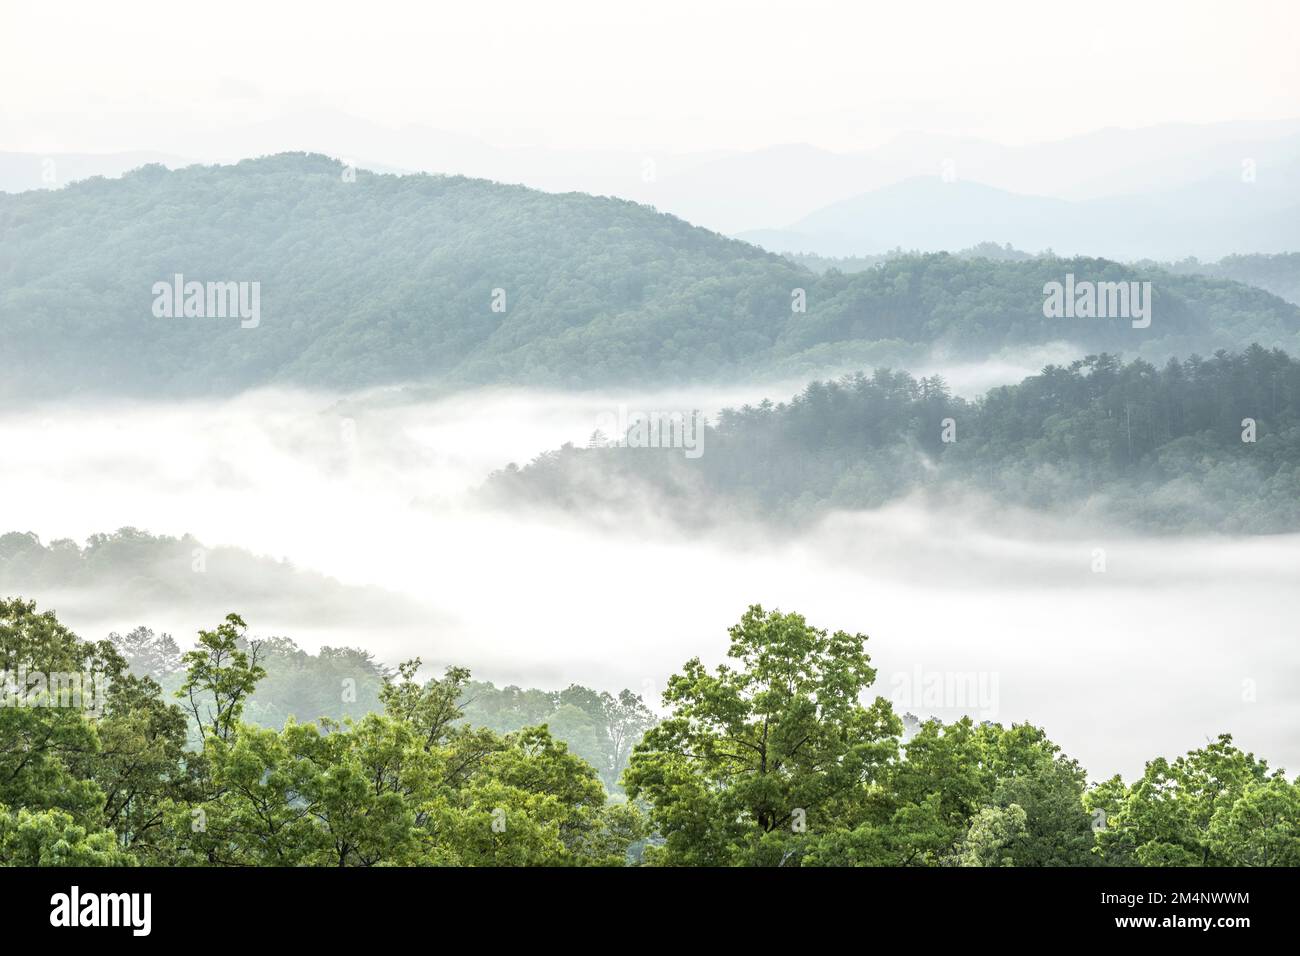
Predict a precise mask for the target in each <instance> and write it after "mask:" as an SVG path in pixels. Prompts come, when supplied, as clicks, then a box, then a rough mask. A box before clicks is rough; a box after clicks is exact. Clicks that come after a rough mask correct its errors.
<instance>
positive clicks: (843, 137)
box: [0, 0, 1300, 151]
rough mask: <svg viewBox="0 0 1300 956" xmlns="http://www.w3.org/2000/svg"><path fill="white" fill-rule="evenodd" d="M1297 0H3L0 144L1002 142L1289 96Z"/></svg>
mask: <svg viewBox="0 0 1300 956" xmlns="http://www.w3.org/2000/svg"><path fill="white" fill-rule="evenodd" d="M1297 34H1300V4H1296V3H1294V2H1291V0H1230V2H1229V0H1223V2H1189V0H1161V2H1142V3H1134V2H1132V0H1119V2H1115V0H1097V2H1091V3H1088V4H1073V3H1072V4H1065V3H1045V2H1042V0H1030V2H998V3H994V4H988V3H980V4H976V3H970V2H968V0H957V2H947V0H926V2H924V3H898V2H890V3H879V4H877V3H849V2H834V3H826V2H818V0H801V2H790V3H770V4H769V3H762V2H756V0H748V2H730V0H725V2H720V0H710V2H707V3H701V2H699V0H692V2H679V0H654V2H637V3H619V2H611V0H580V2H572V0H560V2H555V3H537V2H528V0H522V2H516V0H507V2H500V0H499V2H490V0H487V2H485V0H476V2H474V3H436V4H435V3H410V2H408V3H394V2H389V0H369V2H366V3H334V2H319V0H317V2H312V3H304V4H290V3H278V2H277V3H267V2H265V0H259V2H256V3H253V2H243V0H227V2H223V3H221V4H216V5H213V4H202V5H198V4H195V5H189V4H177V3H175V2H138V3H132V4H129V5H121V4H104V3H100V2H85V0H70V2H61V3H57V4H38V3H17V2H15V3H10V4H7V5H6V9H5V13H4V29H3V31H0V88H3V90H4V91H5V92H4V96H3V98H2V99H0V149H11V150H29V151H78V150H88V151H106V150H116V149H131V148H153V149H171V150H177V151H179V150H181V149H183V148H184V145H185V142H186V138H187V136H189V135H191V134H192V133H193V132H194V131H195V130H197V129H203V128H206V129H208V130H211V129H213V128H222V127H223V126H225V125H227V124H239V123H244V122H248V121H256V120H259V119H270V118H274V117H275V116H276V115H278V114H280V113H281V112H282V111H285V110H292V109H295V108H301V107H304V106H314V107H325V108H334V109H341V110H346V111H348V112H351V113H355V114H357V115H359V116H362V117H365V118H367V119H370V120H374V121H377V122H381V123H384V124H390V125H402V124H423V125H428V126H433V127H437V128H440V129H445V130H451V131H456V132H462V133H469V134H475V135H479V136H482V137H485V138H487V139H489V140H491V141H494V142H497V143H530V144H550V145H554V146H581V147H620V148H628V149H650V148H653V149H659V150H674V151H690V150H701V149H714V148H757V147H761V146H766V145H771V144H774V143H788V142H809V143H813V144H816V145H820V146H824V147H828V148H834V149H853V148H860V147H867V146H871V145H873V144H875V143H877V142H879V141H881V140H882V139H884V138H887V137H888V136H889V135H891V134H892V133H893V132H895V131H898V130H903V129H919V130H928V131H935V132H948V133H958V134H969V135H973V136H981V137H988V138H992V139H996V140H1000V141H1002V142H1006V143H1022V142H1033V141H1039V140H1044V139H1054V138H1060V137H1062V136H1066V135H1070V134H1074V133H1080V132H1086V131H1089V130H1093V129H1097V128H1101V127H1106V126H1145V125H1151V124H1156V123H1163V122H1187V121H1190V122H1209V121H1219V120H1228V119H1272V118H1281V117H1288V116H1297V115H1300V57H1297V56H1296V51H1295V38H1296V36H1297Z"/></svg>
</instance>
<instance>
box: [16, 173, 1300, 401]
mask: <svg viewBox="0 0 1300 956" xmlns="http://www.w3.org/2000/svg"><path fill="white" fill-rule="evenodd" d="M0 250H2V251H0V330H3V333H4V349H5V359H6V370H7V374H6V376H5V378H4V381H3V383H2V384H0V389H3V394H4V395H6V396H7V397H9V398H17V397H20V396H21V397H24V398H28V397H33V396H45V397H49V396H56V395H57V396H68V395H71V394H77V393H117V394H127V395H142V394H155V395H157V394H170V395H178V394H199V393H203V394H210V393H219V392H230V391H235V390H238V389H240V388H243V387H248V386H254V385H261V384H268V383H280V384H302V385H313V386H330V387H357V386H366V385H374V384H381V383H390V382H403V381H431V382H437V383H441V384H443V385H447V386H454V385H458V384H476V383H516V384H538V385H543V384H544V385H557V386H582V385H598V384H609V383H628V382H654V383H656V384H659V385H662V384H663V383H664V382H671V381H688V380H716V379H720V378H726V377H729V376H739V375H742V374H747V373H754V372H756V371H765V370H766V371H781V372H788V371H808V370H819V369H825V368H830V367H842V365H843V363H844V362H846V361H859V362H871V363H874V362H877V361H888V362H891V363H899V362H906V361H910V360H914V359H916V358H918V357H920V356H922V355H927V354H929V353H930V352H931V351H932V350H937V351H938V352H940V353H942V354H945V355H947V356H950V357H954V358H979V357H983V356H987V355H990V354H994V353H997V352H998V351H999V350H1002V349H1005V348H1009V347H1017V346H1026V345H1037V344H1042V343H1048V342H1059V341H1069V342H1071V343H1074V344H1077V345H1078V346H1079V347H1080V349H1081V351H1087V352H1096V351H1112V352H1124V353H1126V354H1131V355H1138V356H1142V357H1146V358H1148V359H1151V360H1158V361H1163V360H1164V359H1165V358H1168V357H1169V356H1171V355H1188V354H1191V353H1193V352H1201V353H1203V354H1204V353H1209V352H1212V351H1214V350H1215V349H1218V348H1236V347H1240V343H1242V342H1248V341H1258V342H1260V343H1261V344H1263V345H1265V346H1269V347H1272V346H1280V347H1283V348H1288V349H1290V350H1293V351H1294V350H1295V349H1296V347H1297V344H1298V343H1300V338H1298V336H1300V309H1298V308H1297V307H1296V306H1294V305H1291V304H1289V303H1286V302H1283V301H1282V300H1280V299H1278V298H1277V297H1275V296H1273V295H1271V294H1269V293H1267V292H1265V291H1263V290H1261V289H1256V288H1253V287H1249V286H1244V285H1241V284H1240V283H1236V282H1232V281H1228V280H1226V279H1220V278H1209V277H1206V276H1202V275H1180V274H1174V273H1170V272H1161V271H1153V272H1151V273H1150V274H1147V273H1145V272H1143V271H1142V270H1139V269H1135V268H1133V267H1130V266H1125V265H1121V264H1118V263H1113V262H1108V261H1106V260H1102V259H1087V258H1078V259H1057V258H1053V257H1041V258H1034V259H1027V260H1023V261H1012V260H1006V261H996V260H994V259H989V258H985V257H954V256H951V255H948V254H946V253H939V254H932V255H904V256H900V257H897V258H890V259H888V260H887V261H885V262H883V263H882V264H881V265H879V267H877V268H873V269H867V270H865V271H860V272H852V273H850V272H843V271H840V270H828V271H826V272H824V273H823V274H821V275H818V274H815V273H814V272H812V271H810V270H809V269H806V268H804V267H803V266H800V265H798V264H797V263H794V262H792V261H790V260H789V259H786V258H783V257H780V256H776V255H771V254H768V253H766V252H763V251H762V250H760V249H758V248H757V247H755V246H752V245H749V244H746V243H743V242H739V241H736V240H731V239H726V238H724V237H722V236H720V235H717V234H716V233H712V232H709V231H707V230H704V229H700V228H697V227H694V226H691V225H689V224H688V223H685V222H683V221H681V220H679V219H676V218H674V217H671V216H666V215H661V214H659V213H657V212H655V211H654V210H653V209H651V208H649V207H646V206H639V205H636V204H634V203H630V202H626V201H621V200H614V199H607V198H598V197H592V196H586V195H580V194H562V195H555V194H548V193H542V192H537V191H534V190H529V189H526V188H523V187H516V186H505V185H501V184H497V183H490V182H486V181H481V180H472V179H466V178H463V177H444V176H428V175H412V176H396V175H378V174H374V173H369V172H365V171H357V170H351V169H348V168H345V167H344V166H342V165H341V164H340V163H338V162H336V161H334V160H330V159H327V158H325V157H323V156H318V155H308V154H281V155H278V156H273V157H266V158H263V159H258V160H246V161H243V162H241V163H239V164H237V165H234V166H208V167H203V166H193V167H189V168H186V169H181V170H175V171H168V170H166V169H164V168H163V167H160V166H147V167H144V168H142V169H140V170H137V171H135V172H133V173H130V174H128V175H126V176H124V177H122V178H121V179H118V180H105V179H92V180H87V181H83V182H78V183H74V184H72V185H70V186H68V187H66V188H64V189H60V190H54V191H45V190H41V191H33V192H28V193H21V194H17V195H0ZM178 274H179V275H182V276H184V278H185V281H187V282H190V281H193V282H201V283H206V282H212V283H219V282H246V283H253V282H256V283H258V284H259V285H258V289H259V293H258V296H259V299H258V301H259V306H258V310H259V315H258V321H257V323H256V327H250V328H243V327H241V324H242V323H241V321H240V319H239V318H238V317H234V318H230V317H227V318H210V317H205V318H198V317H194V316H191V317H188V318H185V317H174V318H162V317H157V316H156V315H155V313H154V311H153V306H154V305H155V304H156V301H155V300H154V298H153V297H154V295H155V293H154V292H153V291H152V290H153V288H154V285H155V283H159V282H164V283H166V282H171V281H173V277H174V276H176V275H178ZM1066 274H1074V275H1076V276H1078V277H1079V278H1081V279H1088V280H1091V281H1096V282H1105V281H1120V280H1133V281H1136V280H1151V281H1152V283H1153V285H1152V291H1153V320H1152V323H1151V326H1150V327H1149V328H1145V329H1141V328H1138V329H1135V328H1132V327H1131V326H1130V323H1129V322H1127V321H1124V320H1122V319H1118V320H1117V319H1077V320H1068V321H1067V320H1060V319H1057V320H1050V319H1045V318H1044V316H1043V298H1044V293H1043V289H1044V285H1045V283H1048V282H1053V281H1057V282H1059V281H1062V280H1063V278H1064V276H1065V275H1066ZM250 289H251V286H250ZM250 296H251V293H250ZM180 308H181V303H176V311H177V312H178V313H179V311H180Z"/></svg>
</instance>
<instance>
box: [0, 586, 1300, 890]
mask: <svg viewBox="0 0 1300 956" xmlns="http://www.w3.org/2000/svg"><path fill="white" fill-rule="evenodd" d="M866 640H867V639H866V637H865V635H862V634H847V633H845V632H842V631H837V632H835V633H833V634H828V633H827V632H826V631H824V630H820V629H817V628H815V627H813V626H811V625H810V624H809V623H808V622H806V621H805V620H804V618H803V617H801V616H800V615H798V614H793V613H781V612H779V611H765V610H764V609H763V608H761V607H758V606H754V607H751V608H749V609H748V610H747V611H746V612H745V614H744V615H743V616H742V618H741V619H740V621H739V622H738V623H737V624H736V625H735V626H734V627H732V628H731V631H730V643H729V650H728V663H727V664H726V665H724V666H720V667H718V668H717V669H715V670H709V669H707V668H705V667H704V666H703V665H702V664H701V663H700V661H699V660H698V659H692V660H690V661H687V662H686V663H685V664H684V665H683V667H682V669H681V670H680V671H679V672H678V673H677V674H675V675H674V676H673V677H672V678H671V679H670V681H669V683H668V688H667V690H666V691H665V693H664V699H663V704H664V706H665V708H666V715H665V716H664V717H663V718H662V719H661V720H659V721H658V722H653V721H652V720H649V719H647V715H646V713H645V712H644V708H631V711H630V712H629V713H626V714H624V717H625V718H626V720H624V722H622V723H621V724H619V725H618V727H617V728H614V729H612V730H611V728H606V733H607V734H611V735H612V734H613V733H619V734H622V736H621V737H620V738H619V740H618V741H617V742H616V743H615V744H613V745H614V746H617V747H619V748H622V752H623V753H626V752H627V751H628V750H630V757H628V758H627V759H626V767H625V769H624V770H623V771H622V774H621V782H622V785H623V787H624V789H625V791H626V797H624V796H623V795H621V794H615V795H612V796H611V795H610V794H609V793H607V791H606V787H604V786H602V783H601V777H600V773H599V771H598V770H597V768H595V767H593V766H592V765H591V764H589V763H588V762H587V761H586V760H584V759H582V757H581V756H580V755H579V754H578V753H577V752H575V750H574V749H573V748H570V747H568V746H566V745H565V744H564V743H562V742H560V741H559V740H557V739H556V737H555V736H554V735H553V734H552V732H551V731H550V729H549V728H548V726H547V723H546V722H545V721H549V720H550V719H554V718H555V715H554V714H552V715H549V716H548V715H546V711H547V710H548V709H549V708H550V707H552V706H553V705H555V704H556V703H559V704H561V708H563V707H569V706H573V707H577V708H578V709H581V702H579V701H577V700H576V699H575V697H574V695H573V694H572V693H571V692H565V693H564V694H561V695H559V696H553V697H549V698H544V699H543V698H541V697H539V698H538V699H536V700H535V701H533V702H526V701H523V700H522V699H521V698H522V697H526V696H527V695H520V694H517V693H510V694H506V695H501V694H494V693H492V692H490V691H489V692H487V693H485V692H484V689H483V688H481V687H476V686H475V685H473V684H472V683H471V682H470V679H469V674H468V672H466V671H465V670H464V669H461V668H450V669H448V670H447V671H446V673H445V674H444V675H443V676H442V677H441V678H436V679H430V680H421V679H420V678H419V677H418V670H419V665H420V662H419V661H418V660H413V661H408V662H404V663H403V664H401V665H399V666H398V667H397V668H396V670H395V671H393V672H389V671H387V670H377V671H376V672H375V673H376V676H378V677H379V682H378V685H377V691H376V693H375V694H374V696H373V698H371V699H370V704H371V705H372V708H373V709H370V710H368V711H367V712H366V713H364V714H361V715H358V716H355V717H347V718H345V719H343V720H341V721H340V720H337V719H331V718H319V719H312V720H307V719H303V720H301V721H300V720H295V719H287V720H285V721H284V723H283V724H282V725H280V726H259V725H258V724H256V723H254V722H253V721H252V720H251V719H250V715H251V711H252V705H251V699H252V698H253V697H254V696H256V695H257V693H258V692H259V688H260V687H261V685H262V684H263V682H264V681H267V680H269V679H270V675H269V673H268V672H269V669H270V668H269V667H268V662H269V661H271V660H272V659H274V658H276V657H277V656H279V657H283V656H284V655H285V654H286V653H289V654H292V650H291V649H290V648H289V647H288V646H287V645H284V644H281V645H279V646H276V645H267V644H265V643H263V642H260V641H257V640H251V639H249V638H248V636H247V633H246V625H245V623H244V622H243V620H242V619H240V618H239V616H238V615H234V614H231V615H228V616H227V617H226V619H225V620H224V621H222V622H221V623H220V624H218V625H217V626H216V627H215V628H214V629H213V630H211V631H202V632H200V634H199V635H198V642H197V644H196V645H195V646H194V648H193V649H192V650H189V651H187V652H185V653H183V654H180V655H179V656H178V654H177V648H176V646H175V642H174V641H171V640H170V639H166V640H164V639H163V638H162V637H161V636H156V635H152V634H146V633H134V634H133V635H127V636H121V635H118V636H115V637H114V638H113V639H111V640H102V641H96V642H88V641H83V640H81V639H80V638H78V637H77V636H76V635H75V634H73V633H72V632H71V631H69V630H68V629H67V628H65V627H64V626H63V625H62V624H60V623H59V621H58V620H57V618H56V617H55V616H54V615H53V614H52V613H50V612H40V611H38V609H37V608H36V606H35V605H34V604H33V603H31V602H26V601H23V600H21V599H10V600H5V601H0V648H2V649H3V650H2V652H0V653H2V654H3V659H2V660H0V664H2V665H3V670H4V676H5V687H4V697H3V702H4V704H5V706H3V707H0V863H3V864H9V865H14V864H16V865H28V866H49V865H86V866H96V865H135V864H163V865H182V866H256V865H301V866H375V865H419V864H425V865H448V866H468V865H502V864H512V865H537V864H543V865H573V866H623V865H628V864H649V865H725V866H824V865H905V866H1017V865H1019V866H1094V865H1142V866H1203V865H1232V866H1294V865H1297V864H1300V782H1297V781H1290V780H1288V779H1287V777H1286V775H1285V774H1284V773H1283V772H1282V771H1281V770H1272V769H1270V768H1269V767H1268V765H1267V764H1266V763H1265V762H1264V761H1263V760H1260V759H1257V758H1256V757H1255V756H1254V755H1253V754H1250V753H1246V752H1243V751H1241V750H1240V749H1239V748H1237V747H1236V746H1234V744H1233V742H1232V740H1231V738H1230V737H1228V736H1226V735H1224V736H1221V737H1220V738H1219V739H1218V740H1217V741H1214V742H1210V743H1208V744H1207V745H1205V746H1203V747H1198V748H1197V749H1195V750H1192V751H1191V752H1189V753H1187V754H1186V755H1185V756H1182V757H1178V758H1176V759H1173V760H1169V759H1165V758H1157V759H1154V760H1152V761H1150V762H1149V763H1148V764H1147V766H1146V769H1145V772H1144V773H1143V774H1142V775H1141V776H1140V777H1139V778H1137V779H1135V780H1133V781H1132V782H1129V783H1126V782H1125V781H1123V780H1122V779H1120V778H1119V777H1115V778H1112V779H1109V780H1105V781H1101V782H1099V783H1096V784H1091V785H1090V784H1089V783H1088V781H1087V777H1086V773H1085V771H1084V769H1083V768H1082V767H1080V766H1079V765H1078V763H1077V762H1076V761H1074V760H1071V759H1070V758H1069V757H1068V756H1067V755H1066V754H1064V753H1062V752H1061V750H1060V748H1059V747H1058V746H1057V745H1056V744H1054V743H1053V742H1052V741H1051V739H1050V738H1049V737H1048V736H1047V734H1046V733H1045V732H1044V730H1043V729H1041V728H1038V727H1035V726H1032V725H1030V724H1019V725H1012V726H1010V727H1003V726H1002V725H1000V724H997V723H992V722H984V723H979V724H976V723H974V722H973V721H971V720H970V718H962V719H960V720H957V721H954V722H951V723H942V722H939V721H936V720H928V721H925V722H923V723H921V724H920V725H919V726H914V727H913V728H912V730H911V731H910V732H905V728H904V723H903V721H902V719H901V718H900V717H899V715H897V714H896V713H895V712H894V711H893V709H892V707H891V705H890V703H889V702H888V701H887V700H885V699H884V698H882V697H875V698H872V697H871V696H870V693H871V687H872V685H873V682H874V681H875V677H876V672H875V670H874V668H873V667H872V666H871V663H870V658H869V656H868V654H867V652H866ZM124 652H125V653H124ZM127 654H129V655H130V660H128V658H127V656H126V655H127ZM321 657H322V659H325V658H328V655H325V654H322V655H321ZM361 662H362V663H363V664H364V663H372V662H369V661H368V658H365V657H364V655H362V661H361ZM132 663H133V664H134V665H135V670H134V671H133V669H132V667H131V666H130V665H131V664H132ZM356 663H357V661H355V660H354V661H352V662H351V664H350V665H349V666H354V665H355V664H356ZM335 673H336V675H337V673H339V672H337V671H336V672H335ZM90 674H96V675H101V677H100V678H99V679H97V680H96V681H95V682H94V684H93V687H94V688H95V689H94V691H93V692H92V691H90V690H88V688H90V687H91V686H92V684H91V683H90V682H89V681H85V682H80V681H79V682H78V683H77V684H76V685H75V687H76V688H77V689H78V690H79V691H80V693H79V694H78V695H77V696H73V695H72V694H71V693H70V692H69V691H68V687H69V683H68V681H67V679H66V678H67V676H68V675H76V676H77V677H78V678H80V677H82V676H83V675H90ZM53 675H63V676H64V682H63V683H62V684H61V685H58V686H57V687H56V686H55V685H53V684H51V683H48V682H47V681H49V680H52V677H53ZM380 675H382V676H380ZM172 678H175V679H174V680H172ZM160 681H165V682H167V683H169V684H172V685H174V687H175V689H174V691H171V692H167V691H164V689H163V686H162V683H160ZM571 691H572V689H571ZM565 694H568V695H569V696H568V698H566V697H565ZM467 699H468V701H469V702H467ZM475 708H477V709H475ZM493 714H495V715H497V718H498V719H499V720H507V721H510V722H516V721H532V720H535V719H537V718H539V717H542V718H543V720H544V722H543V723H542V724H540V725H535V724H526V725H523V726H518V727H514V728H512V729H508V730H505V731H504V732H498V731H494V730H491V729H488V728H487V727H485V726H482V725H480V723H479V719H481V718H483V717H486V716H489V715H493ZM503 715H508V716H503ZM633 745H634V746H633Z"/></svg>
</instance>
